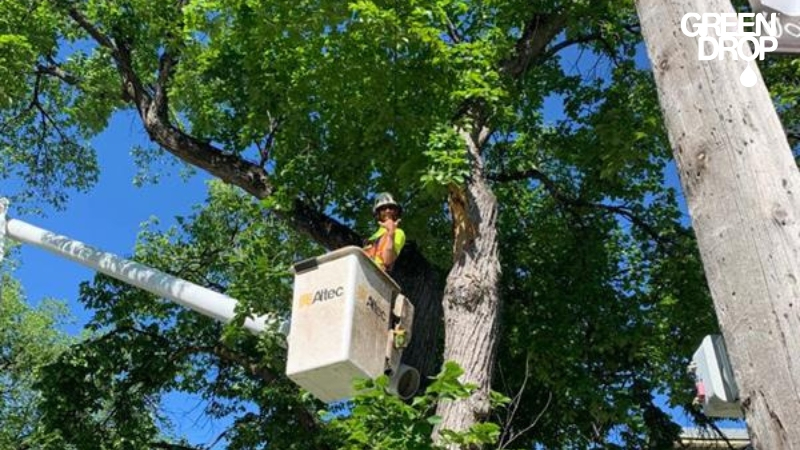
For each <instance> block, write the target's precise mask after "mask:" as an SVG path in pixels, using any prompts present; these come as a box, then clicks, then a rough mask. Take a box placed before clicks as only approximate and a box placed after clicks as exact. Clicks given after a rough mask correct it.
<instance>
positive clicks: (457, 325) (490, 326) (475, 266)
mask: <svg viewBox="0 0 800 450" xmlns="http://www.w3.org/2000/svg"><path fill="white" fill-rule="evenodd" d="M482 131H483V133H482V134H483V136H480V135H479V134H474V133H467V132H465V131H463V130H460V132H461V135H462V136H463V137H464V139H465V141H466V142H467V147H468V150H469V154H470V159H471V160H472V166H473V167H472V176H471V178H470V180H469V181H467V183H466V186H465V187H464V188H463V189H462V188H456V187H452V188H451V189H450V194H449V196H448V204H449V207H450V215H451V216H452V219H453V235H454V242H453V255H454V259H455V262H454V264H453V267H452V268H451V270H450V273H449V274H448V275H447V281H446V287H445V290H444V299H443V305H444V319H445V344H444V348H445V350H444V359H445V361H455V362H456V363H458V364H459V366H461V368H462V369H463V370H464V375H463V376H462V377H461V381H462V382H464V383H471V384H474V385H476V386H477V389H476V390H475V392H474V393H473V395H472V396H470V397H469V398H467V399H463V400H458V401H444V402H440V403H439V405H438V408H437V411H436V413H437V414H438V415H439V416H441V417H442V421H441V422H440V423H439V424H438V425H437V427H436V430H435V432H434V436H435V438H436V439H437V440H440V438H441V437H440V436H439V431H440V430H453V431H464V430H467V429H468V428H469V427H470V426H471V425H473V424H476V423H478V422H481V421H483V420H484V419H486V417H487V416H488V414H489V412H490V403H489V392H490V389H491V385H492V371H493V368H494V362H495V356H496V347H497V345H496V344H497V335H498V328H499V322H498V317H499V312H500V311H499V309H500V295H499V289H498V282H499V280H500V254H499V245H498V242H497V214H498V204H497V199H496V198H495V196H494V194H493V193H492V190H491V188H490V186H489V185H488V184H487V182H486V180H485V178H484V175H485V174H484V172H483V165H482V160H481V155H480V148H481V146H482V144H483V141H485V138H486V130H485V129H484V130H482Z"/></svg>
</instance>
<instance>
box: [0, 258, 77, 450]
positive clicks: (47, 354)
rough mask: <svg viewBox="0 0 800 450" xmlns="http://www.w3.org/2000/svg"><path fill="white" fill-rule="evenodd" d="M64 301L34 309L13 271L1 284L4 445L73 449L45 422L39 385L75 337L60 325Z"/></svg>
mask: <svg viewBox="0 0 800 450" xmlns="http://www.w3.org/2000/svg"><path fill="white" fill-rule="evenodd" d="M64 320H65V309H64V305H63V304H61V303H57V302H55V301H45V302H42V304H41V305H40V306H39V307H37V308H33V307H30V306H29V305H27V304H26V302H25V299H24V297H23V294H22V289H21V287H20V285H19V282H17V281H16V280H15V279H13V278H12V277H11V276H10V275H9V274H7V273H4V274H3V275H2V287H0V424H2V426H0V448H8V449H11V448H36V449H69V448H70V447H69V446H68V445H67V443H66V442H64V441H63V440H62V439H61V436H60V435H59V434H58V433H57V432H55V431H53V430H52V429H50V428H48V427H45V426H44V424H43V423H42V415H43V410H42V408H41V404H42V398H41V393H40V392H39V391H38V390H37V389H35V388H34V383H35V382H36V381H37V380H39V379H40V377H42V367H43V366H45V365H46V364H49V363H50V362H52V361H53V360H55V359H56V358H57V357H58V355H59V353H60V352H62V351H64V350H65V349H66V346H67V345H68V343H69V342H70V341H71V339H70V338H68V337H67V336H66V335H65V334H64V333H62V332H60V331H59V330H58V329H57V326H58V325H60V324H63V323H64Z"/></svg>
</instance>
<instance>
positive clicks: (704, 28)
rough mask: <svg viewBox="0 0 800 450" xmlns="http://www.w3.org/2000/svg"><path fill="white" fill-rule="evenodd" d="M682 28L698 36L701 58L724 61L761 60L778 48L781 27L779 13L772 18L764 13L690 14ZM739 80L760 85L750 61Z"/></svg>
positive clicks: (686, 33)
mask: <svg viewBox="0 0 800 450" xmlns="http://www.w3.org/2000/svg"><path fill="white" fill-rule="evenodd" d="M681 31H682V32H683V34H684V35H686V36H688V37H694V38H697V44H698V45H697V57H698V59H699V60H700V61H708V60H711V59H716V58H719V59H720V60H722V59H723V58H725V57H726V56H728V57H730V58H733V59H735V60H738V59H743V60H745V61H753V60H755V59H756V58H758V60H759V61H761V60H763V59H764V55H765V54H766V53H767V52H771V51H774V50H775V49H777V48H778V39H777V38H776V36H778V35H779V33H780V32H781V29H780V24H779V22H778V17H777V14H775V13H772V14H770V15H769V17H767V16H765V15H764V14H761V13H758V14H755V13H740V14H735V13H722V14H719V13H703V14H699V13H686V14H685V15H684V16H683V18H682V19H681ZM748 47H749V48H750V49H751V51H748ZM739 80H740V81H741V83H742V84H743V85H745V86H747V87H750V86H753V85H755V84H756V75H755V72H753V70H752V69H751V68H750V65H749V64H748V65H747V68H746V69H745V70H744V72H742V75H741V77H740V78H739Z"/></svg>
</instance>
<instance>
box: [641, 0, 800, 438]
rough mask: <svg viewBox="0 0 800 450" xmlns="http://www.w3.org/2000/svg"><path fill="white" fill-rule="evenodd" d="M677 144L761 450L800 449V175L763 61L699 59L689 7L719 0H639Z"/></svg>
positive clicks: (721, 4) (707, 8) (719, 6)
mask: <svg viewBox="0 0 800 450" xmlns="http://www.w3.org/2000/svg"><path fill="white" fill-rule="evenodd" d="M636 7H637V10H638V14H639V17H640V19H641V24H642V33H643V34H644V38H645V41H646V43H647V50H648V53H649V55H650V61H651V62H652V65H653V69H654V70H653V71H654V74H655V80H656V84H657V85H658V96H659V100H660V102H661V108H662V110H663V114H664V118H665V121H666V126H667V131H668V133H669V138H670V143H671V146H672V150H673V153H674V156H675V160H676V163H677V166H678V169H679V172H680V177H681V183H682V185H683V189H684V193H685V196H686V200H687V202H688V206H689V213H690V215H691V218H692V225H693V227H694V230H695V234H696V235H697V242H698V246H699V248H700V253H701V255H702V259H703V265H704V267H705V272H706V277H707V279H708V285H709V288H710V289H711V294H712V296H713V299H714V305H715V309H716V312H717V318H718V320H719V324H720V328H721V329H722V333H723V335H724V337H725V341H726V344H727V347H728V352H729V355H730V359H731V362H732V364H733V369H734V374H735V377H736V381H737V383H738V385H739V391H740V396H741V400H742V406H743V407H744V411H745V414H746V417H747V424H748V428H749V429H750V437H751V439H752V441H753V443H754V445H755V447H756V448H763V449H792V448H800V397H799V396H798V390H799V389H800V304H798V303H800V295H798V294H799V293H800V292H799V291H798V280H800V256H799V255H798V250H800V224H798V221H797V219H798V217H797V216H798V213H799V212H800V200H799V199H798V197H797V195H796V193H800V174H798V170H797V166H796V165H795V162H794V159H793V158H792V154H791V151H790V149H789V145H788V143H787V141H786V137H785V135H784V132H783V129H782V127H781V124H780V121H779V119H778V116H777V114H776V112H775V109H774V107H773V105H772V102H771V100H770V97H769V93H768V92H767V90H766V88H765V86H764V83H763V80H762V79H761V76H760V74H758V70H757V67H756V65H755V63H754V62H751V63H750V65H751V67H752V68H753V69H754V70H755V71H756V74H757V78H758V81H757V84H756V85H755V86H754V87H751V88H747V87H744V86H743V85H742V84H741V83H740V82H739V77H740V74H741V73H742V72H743V70H744V69H745V67H746V66H747V64H748V63H747V62H745V61H740V60H733V59H732V58H731V57H730V54H729V55H728V56H727V57H726V59H725V60H723V61H719V60H712V61H698V57H697V41H696V38H690V37H686V36H684V35H683V33H682V32H681V29H680V21H681V18H682V17H683V15H684V14H685V13H687V12H696V13H700V14H702V13H705V12H715V13H732V12H734V10H733V8H732V7H731V4H730V3H729V2H728V1H722V0H680V1H678V0H676V1H669V2H665V1H664V0H637V4H636Z"/></svg>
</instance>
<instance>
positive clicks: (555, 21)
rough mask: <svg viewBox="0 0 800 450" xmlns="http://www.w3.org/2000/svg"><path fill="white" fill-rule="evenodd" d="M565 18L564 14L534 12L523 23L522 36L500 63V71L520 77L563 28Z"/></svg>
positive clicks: (512, 76)
mask: <svg viewBox="0 0 800 450" xmlns="http://www.w3.org/2000/svg"><path fill="white" fill-rule="evenodd" d="M566 19H567V17H566V15H557V14H534V15H533V16H532V17H531V18H530V19H529V20H528V21H527V22H526V23H525V28H524V29H523V31H522V36H521V37H520V38H519V40H518V41H517V43H516V45H515V46H514V48H515V52H514V55H513V56H511V57H510V58H508V59H506V60H505V61H503V62H502V63H501V71H502V72H504V73H506V74H507V75H509V76H510V77H511V78H513V79H519V78H520V77H522V75H524V74H525V72H526V71H527V70H528V67H530V64H531V61H533V60H534V58H536V57H537V56H538V55H540V54H541V53H542V52H543V51H544V49H545V48H546V47H547V44H549V43H550V41H552V40H553V38H554V37H555V36H557V35H558V33H560V32H561V31H562V30H563V29H564V26H565V25H566V22H567V20H566Z"/></svg>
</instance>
